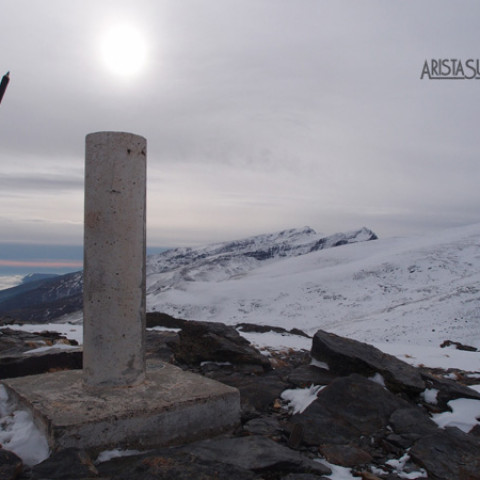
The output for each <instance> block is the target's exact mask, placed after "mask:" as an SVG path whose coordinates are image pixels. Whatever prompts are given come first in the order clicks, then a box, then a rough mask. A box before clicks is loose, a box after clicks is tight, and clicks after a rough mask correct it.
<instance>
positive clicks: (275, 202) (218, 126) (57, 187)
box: [0, 0, 480, 246]
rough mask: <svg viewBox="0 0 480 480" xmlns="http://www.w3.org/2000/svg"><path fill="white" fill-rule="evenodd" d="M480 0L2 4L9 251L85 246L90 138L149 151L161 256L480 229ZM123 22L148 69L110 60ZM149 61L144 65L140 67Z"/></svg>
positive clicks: (2, 131)
mask: <svg viewBox="0 0 480 480" xmlns="http://www.w3.org/2000/svg"><path fill="white" fill-rule="evenodd" d="M479 18H480V2H477V1H455V2H452V1H441V0H432V1H396V2H393V1H389V2H387V1H384V0H379V1H368V0H367V1H359V0H352V1H343V0H330V1H324V0H164V1H161V0H149V1H147V0H134V1H120V0H115V1H101V0H95V1H91V0H68V1H66V0H43V1H31V0H0V76H1V75H3V74H4V73H5V72H6V71H7V70H10V72H11V81H10V84H9V86H8V88H7V91H6V93H5V96H4V98H3V101H2V103H1V105H0V139H1V141H0V161H1V176H0V232H1V237H0V242H18V243H52V244H76V245H80V244H81V243H82V235H83V175H84V148H85V145H84V142H85V135H86V134H88V133H90V132H95V131H100V130H119V131H129V132H132V133H136V134H139V135H143V136H145V137H146V138H147V141H148V156H147V157H148V160H147V161H148V216H147V217H148V218H147V221H148V223H147V230H148V243H149V245H156V246H178V245H195V244H199V243H207V242H212V241H217V240H218V241H220V240H227V239H234V238H240V237H244V236H248V235H251V234H257V233H264V232H272V231H276V230H280V229H284V228H293V227H302V226H304V225H309V226H311V227H313V228H314V229H316V230H317V231H319V232H323V233H326V234H329V233H334V232H337V231H345V230H352V229H355V228H358V227H361V226H367V227H369V228H371V229H372V230H374V231H375V232H376V233H377V235H379V236H381V237H386V236H391V235H398V234H410V233H417V232H419V233H420V232H425V231H429V230H435V229H439V228H444V227H449V226H454V225H459V224H467V223H474V222H478V221H480V193H479V192H480V169H479V166H478V163H479V158H478V156H479V151H480V149H479V138H480V134H479V123H478V117H479V106H480V104H479V100H480V81H477V80H463V81H454V80H446V81H438V80H429V79H427V78H424V79H422V80H421V79H420V76H421V73H422V68H423V65H424V62H425V60H428V61H430V59H432V58H433V59H438V58H440V59H451V58H455V59H460V60H462V61H465V60H467V59H469V58H472V59H477V58H479V57H480V49H479V46H480V28H479V26H478V19H479ZM116 25H129V26H130V28H132V29H136V30H137V32H138V34H139V35H140V36H142V37H143V38H144V41H145V45H146V53H145V63H144V65H143V67H139V70H138V71H137V72H136V74H134V73H133V72H131V73H132V74H131V75H123V74H119V73H115V72H113V71H112V70H111V67H110V68H109V65H108V62H107V60H108V59H105V57H104V54H103V53H102V52H103V50H102V48H103V45H104V43H105V41H106V36H107V35H108V34H109V32H110V31H111V29H112V28H114V27H115V26H116ZM140 54H141V52H139V55H140Z"/></svg>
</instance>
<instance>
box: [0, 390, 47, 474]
mask: <svg viewBox="0 0 480 480" xmlns="http://www.w3.org/2000/svg"><path fill="white" fill-rule="evenodd" d="M0 444H1V445H2V446H3V448H5V449H6V450H10V451H12V452H13V453H16V454H17V455H18V456H19V457H20V458H21V459H22V460H23V462H24V463H25V464H26V465H29V466H32V465H36V464H37V463H40V462H42V461H43V460H45V459H46V458H48V456H49V455H50V450H49V448H48V441H47V438H46V437H45V435H43V433H42V432H41V431H40V430H39V429H38V428H37V427H36V426H35V424H34V422H33V417H32V414H31V413H30V412H29V411H27V410H23V409H19V408H17V405H16V404H15V403H14V402H13V401H12V400H11V399H10V398H9V396H8V392H7V390H6V388H5V387H4V386H3V385H0Z"/></svg>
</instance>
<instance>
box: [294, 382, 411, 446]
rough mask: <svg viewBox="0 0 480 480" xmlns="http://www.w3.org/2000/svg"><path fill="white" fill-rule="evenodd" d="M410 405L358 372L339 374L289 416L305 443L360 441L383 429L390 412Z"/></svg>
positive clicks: (320, 443)
mask: <svg viewBox="0 0 480 480" xmlns="http://www.w3.org/2000/svg"><path fill="white" fill-rule="evenodd" d="M409 407H410V404H409V403H408V402H407V401H405V400H403V399H401V398H398V397H397V396H395V395H394V394H393V393H391V392H389V391H388V390H386V389H385V388H383V387H382V386H381V385H378V384H377V383H374V382H372V381H371V380H368V379H366V378H365V377H362V376H361V375H358V374H353V375H350V376H348V377H340V378H337V379H336V380H334V381H333V382H332V383H331V384H330V385H328V386H327V387H325V388H324V389H323V390H321V391H320V392H319V393H318V395H317V399H316V400H315V401H314V402H313V403H311V404H310V406H309V407H307V409H306V410H304V411H303V413H300V414H297V415H294V416H293V417H292V418H291V423H292V424H300V425H301V426H302V428H303V442H304V443H305V444H307V445H317V446H318V445H322V444H340V445H342V444H355V443H357V444H360V443H361V439H362V437H364V436H368V435H373V434H375V433H376V432H378V431H379V430H382V429H385V428H386V427H387V425H388V424H389V420H390V416H391V415H392V413H393V412H395V411H396V410H398V409H402V408H409Z"/></svg>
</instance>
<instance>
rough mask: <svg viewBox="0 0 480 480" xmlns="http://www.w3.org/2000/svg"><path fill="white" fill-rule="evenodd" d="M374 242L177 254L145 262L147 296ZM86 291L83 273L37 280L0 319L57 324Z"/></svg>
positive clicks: (292, 239)
mask: <svg viewBox="0 0 480 480" xmlns="http://www.w3.org/2000/svg"><path fill="white" fill-rule="evenodd" d="M376 238H377V237H376V235H375V234H374V233H373V232H372V231H370V230H368V229H367V228H362V229H360V230H357V231H353V232H348V233H337V234H335V235H330V236H326V237H325V236H322V235H319V234H317V233H315V231H314V230H312V229H311V228H309V227H304V228H303V229H292V230H285V231H282V232H278V233H272V234H267V235H258V236H255V237H250V238H246V239H243V240H238V241H234V242H224V243H217V244H214V245H208V246H206V247H200V248H176V249H172V250H168V251H165V252H163V253H161V254H158V255H154V256H149V257H148V258H147V265H146V267H147V290H148V292H147V295H148V294H149V292H152V293H153V294H157V293H158V292H159V291H163V290H166V289H183V287H182V285H183V284H184V283H185V282H192V281H199V280H201V281H221V280H226V279H230V278H232V277H237V276H239V275H243V274H245V273H247V272H249V271H251V270H254V269H255V268H258V267H259V266H260V265H264V264H268V263H271V262H274V261H276V260H278V259H282V258H285V257H290V256H298V255H305V254H307V253H310V252H313V251H317V250H321V249H324V248H330V247H335V246H339V245H345V244H348V243H354V242H361V241H366V240H373V239H376ZM82 288H83V278H82V272H75V273H69V274H66V275H61V276H55V278H48V279H41V278H37V277H34V278H32V279H31V281H29V282H27V283H25V282H24V283H23V284H22V285H19V286H16V287H13V288H9V289H6V290H2V291H0V316H2V315H9V316H11V317H13V318H18V319H20V320H22V321H27V322H39V323H41V322H46V321H49V320H52V319H55V318H57V317H60V316H62V315H64V314H68V313H71V312H74V311H78V310H80V309H81V308H82Z"/></svg>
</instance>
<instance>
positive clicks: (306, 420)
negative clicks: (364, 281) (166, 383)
mask: <svg viewBox="0 0 480 480" xmlns="http://www.w3.org/2000/svg"><path fill="white" fill-rule="evenodd" d="M148 322H149V325H150V326H152V324H155V325H160V324H161V323H162V322H163V323H164V324H165V326H167V327H170V328H176V329H180V331H179V332H178V333H177V332H174V331H149V332H148V335H147V350H148V351H147V361H148V359H149V358H150V359H156V360H157V361H158V360H159V359H160V360H161V361H164V362H166V361H170V362H174V363H177V364H178V365H180V366H182V368H184V369H188V370H191V371H194V372H197V373H199V374H202V375H205V376H208V377H210V378H214V379H216V380H219V381H222V382H224V383H226V384H229V385H232V386H235V387H237V388H239V390H240V393H241V405H242V425H241V427H239V428H238V429H237V430H236V431H234V432H231V433H230V434H229V435H226V436H222V437H217V438H213V439H209V440H202V441H200V442H196V443H192V444H188V445H183V446H180V447H174V448H158V449H154V450H151V451H149V452H144V453H138V454H134V455H131V456H124V457H120V458H113V459H110V460H108V461H97V462H94V460H95V457H96V453H95V452H86V451H82V450H75V449H68V450H63V451H59V452H55V453H54V454H53V455H52V456H51V457H50V458H48V459H47V460H45V461H44V462H42V463H41V464H39V465H37V466H35V467H33V468H32V470H31V471H29V470H28V469H24V472H23V473H22V474H20V473H19V471H20V470H19V469H20V468H21V464H20V465H19V460H18V459H16V457H14V456H10V453H8V452H6V451H5V450H0V460H1V461H2V462H3V459H5V461H4V464H2V470H1V473H2V474H4V475H3V476H2V478H6V479H9V480H10V479H11V480H14V479H25V480H26V479H28V478H31V479H32V480H33V479H41V478H52V479H53V478H83V479H90V480H94V479H96V480H100V479H102V480H104V479H129V480H140V479H145V478H158V479H183V478H184V479H187V478H188V479H190V478H196V479H203V480H214V479H218V478H231V479H234V480H240V479H245V480H250V479H252V480H253V479H257V480H260V479H264V480H315V479H328V478H330V477H329V476H330V474H331V472H330V468H329V464H328V463H327V462H330V464H336V465H341V466H343V467H348V468H350V469H351V471H352V473H353V474H355V475H357V476H359V477H360V478H363V479H364V480H379V479H380V480H382V479H383V480H399V479H401V478H424V477H425V476H426V475H428V478H432V479H434V480H452V479H456V480H479V479H480V436H479V434H478V431H479V430H480V427H479V425H478V424H477V426H476V427H474V428H473V429H472V430H471V431H470V432H463V431H461V430H459V429H458V428H451V427H447V428H440V427H439V426H438V425H437V424H436V423H435V422H434V421H433V420H432V412H440V411H446V410H448V409H449V404H448V402H450V401H451V400H454V399H456V398H470V399H474V400H480V394H479V393H478V392H476V391H475V390H473V389H470V388H468V386H467V385H462V384H460V383H458V382H455V381H453V380H451V379H449V378H444V377H446V376H447V375H444V376H442V372H441V371H439V370H436V371H435V372H433V371H428V370H427V369H419V368H414V367H411V366H409V365H407V364H404V362H400V361H399V360H398V359H397V358H395V357H392V356H390V355H386V354H384V353H383V352H381V351H379V350H378V349H375V348H373V347H372V346H370V345H366V344H364V343H360V342H355V341H353V340H349V339H345V338H342V337H338V336H333V335H331V334H328V333H326V332H323V331H319V332H317V334H316V335H315V337H314V340H313V346H312V351H311V352H305V351H296V352H295V351H285V352H276V353H273V354H272V356H271V357H265V356H262V355H261V354H260V353H259V352H258V351H257V350H256V349H255V348H254V347H253V346H252V345H249V344H248V342H246V341H245V340H244V339H243V338H242V337H240V338H239V336H238V332H236V331H235V329H233V328H232V327H227V326H225V325H222V324H210V323H208V322H200V323H198V324H195V322H188V321H185V320H178V319H173V318H172V317H168V316H165V317H162V316H161V315H159V314H157V315H156V316H154V317H149V321H148ZM31 341H32V338H29V339H28V342H31ZM1 345H2V337H0V347H1ZM198 346H199V348H195V347H198ZM190 348H192V351H189V349H190ZM312 357H313V358H314V359H317V360H320V361H322V362H324V363H326V364H328V369H327V368H321V367H319V366H316V365H314V364H311V361H312ZM267 363H268V366H267ZM375 374H376V375H375ZM378 374H380V375H381V377H380V376H379V375H378ZM374 375H375V376H374ZM465 378H467V377H466V376H465ZM382 379H383V381H384V384H382ZM311 385H323V386H324V388H321V389H319V390H318V389H316V390H315V391H317V390H318V391H317V393H316V395H315V396H314V397H313V398H312V399H311V400H312V402H311V403H310V405H309V406H307V407H306V408H305V409H304V410H303V411H301V412H299V413H296V414H293V415H292V413H291V410H290V409H289V408H288V403H287V402H286V401H285V400H282V392H284V391H285V390H287V389H295V388H303V387H310V386H311ZM432 388H435V389H436V390H438V394H437V400H438V401H437V403H436V404H435V405H432V404H429V403H427V402H426V401H425V398H424V396H422V392H423V390H425V389H432ZM319 462H320V463H319ZM62 472H63V473H62ZM415 472H416V473H415ZM59 475H60V476H59Z"/></svg>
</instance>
